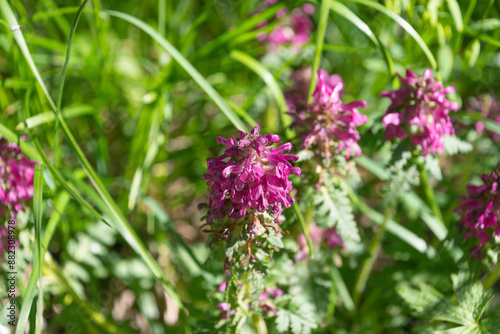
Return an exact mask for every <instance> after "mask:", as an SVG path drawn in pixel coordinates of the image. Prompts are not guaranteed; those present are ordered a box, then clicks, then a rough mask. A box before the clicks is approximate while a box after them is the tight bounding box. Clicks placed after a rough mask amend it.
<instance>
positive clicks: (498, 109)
mask: <svg viewBox="0 0 500 334" xmlns="http://www.w3.org/2000/svg"><path fill="white" fill-rule="evenodd" d="M467 109H468V110H470V111H477V112H480V113H481V116H483V117H484V118H486V119H490V120H492V121H493V122H495V123H496V124H498V125H500V105H498V104H497V101H496V100H495V98H494V97H493V96H491V95H489V94H483V95H479V96H477V97H475V98H472V99H471V101H470V102H469V104H468V105H467ZM476 131H477V132H479V133H482V132H483V131H484V122H483V121H479V122H477V123H476ZM488 133H489V135H490V136H491V139H492V140H493V141H494V142H495V143H498V142H499V141H500V135H499V134H498V133H494V132H491V131H488Z"/></svg>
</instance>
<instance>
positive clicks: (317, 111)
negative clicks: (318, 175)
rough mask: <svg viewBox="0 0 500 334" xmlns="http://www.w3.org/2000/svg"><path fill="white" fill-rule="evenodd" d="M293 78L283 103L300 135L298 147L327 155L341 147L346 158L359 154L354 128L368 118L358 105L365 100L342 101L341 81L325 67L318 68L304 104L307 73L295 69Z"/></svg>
mask: <svg viewBox="0 0 500 334" xmlns="http://www.w3.org/2000/svg"><path fill="white" fill-rule="evenodd" d="M309 73H310V70H309ZM293 78H294V79H295V82H296V88H294V89H293V90H290V91H289V92H287V96H288V98H287V103H288V107H289V109H290V112H289V114H290V115H291V116H292V117H293V119H294V122H293V124H292V126H293V127H295V128H297V129H298V131H299V134H301V135H302V136H303V137H304V139H303V142H302V147H303V148H305V149H308V148H309V147H311V146H313V145H314V146H315V148H316V149H318V150H319V151H322V152H323V153H324V154H325V156H326V157H327V158H329V157H330V155H331V152H330V150H331V149H333V150H334V151H335V153H340V152H341V151H343V150H345V152H346V157H347V158H349V157H350V156H351V155H354V156H357V155H359V154H360V153H361V148H360V147H359V145H358V143H357V142H358V140H359V139H360V136H359V134H358V132H357V130H356V127H357V126H360V125H362V124H363V123H366V122H367V121H368V119H367V117H366V116H365V115H362V114H361V113H360V112H359V110H358V108H359V107H361V108H366V102H365V101H353V102H350V103H347V104H344V103H342V100H341V98H340V94H341V92H342V89H343V88H344V83H343V82H342V79H341V78H340V76H338V75H331V76H330V75H328V72H326V71H325V70H323V69H319V70H318V83H317V85H316V90H315V91H314V94H313V101H312V102H311V103H308V102H307V87H309V84H308V82H309V80H310V79H309V78H310V74H308V73H307V72H305V70H302V71H299V72H296V73H295V74H294V77H293ZM308 79H309V80H308Z"/></svg>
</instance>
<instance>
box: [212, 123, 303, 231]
mask: <svg viewBox="0 0 500 334" xmlns="http://www.w3.org/2000/svg"><path fill="white" fill-rule="evenodd" d="M238 138H239V139H236V138H235V137H231V138H228V139H225V138H222V137H218V138H217V142H218V143H219V144H222V145H224V146H226V150H225V152H224V154H222V155H221V156H220V157H218V158H208V159H207V165H208V174H204V175H203V179H204V180H205V181H207V185H208V186H209V187H210V198H209V200H208V206H209V207H210V209H211V211H210V215H209V217H208V218H207V223H209V224H210V223H212V222H213V219H214V218H223V217H225V216H228V217H229V218H231V219H235V220H236V219H240V218H242V217H244V216H245V215H246V214H247V211H248V210H249V209H250V211H251V212H264V211H267V212H269V213H270V214H271V215H273V216H274V217H275V221H276V222H278V220H279V217H280V215H281V211H282V205H284V206H285V207H290V206H291V205H293V203H294V200H293V198H292V197H291V196H290V192H291V190H292V182H291V181H289V180H288V177H289V176H290V174H295V175H300V173H301V171H300V168H298V167H293V166H292V165H291V164H290V162H289V160H291V161H297V160H298V158H299V157H298V156H297V155H294V154H285V153H284V152H285V151H290V150H291V149H292V144H290V143H286V144H283V145H281V146H279V147H277V148H274V145H275V144H276V143H281V141H280V137H279V136H278V135H275V134H266V135H260V134H259V126H258V125H257V126H256V127H255V128H254V129H253V130H252V131H250V132H249V133H245V132H243V131H238ZM250 232H251V233H252V231H250ZM256 233H257V231H254V234H256Z"/></svg>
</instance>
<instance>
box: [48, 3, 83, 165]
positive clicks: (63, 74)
mask: <svg viewBox="0 0 500 334" xmlns="http://www.w3.org/2000/svg"><path fill="white" fill-rule="evenodd" d="M87 2H88V0H83V2H82V4H81V5H80V7H79V8H78V12H76V16H75V19H74V20H73V24H72V25H71V31H70V33H69V38H68V46H67V48H66V58H65V59H64V65H63V68H62V72H61V79H60V81H59V93H58V95H57V105H56V124H55V127H54V162H55V163H54V165H55V166H56V167H57V161H58V159H57V157H58V156H59V117H60V115H61V104H62V97H63V92H64V82H65V79H66V72H67V71H68V64H69V57H70V56H71V44H72V43H73V37H74V36H75V30H76V26H77V25H78V21H79V20H80V16H81V15H82V12H83V9H84V8H85V6H86V5H87Z"/></svg>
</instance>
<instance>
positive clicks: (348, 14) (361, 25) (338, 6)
mask: <svg viewBox="0 0 500 334" xmlns="http://www.w3.org/2000/svg"><path fill="white" fill-rule="evenodd" d="M330 3H331V10H332V11H334V12H336V13H337V14H339V15H340V16H342V17H344V18H345V19H346V20H348V21H349V22H351V23H352V24H354V25H355V26H356V27H357V28H358V29H359V30H361V32H363V33H364V34H365V35H366V37H368V39H369V40H370V41H371V42H372V43H373V44H374V45H375V46H377V47H379V48H380V51H382V54H383V55H384V58H385V62H386V64H387V68H388V70H389V74H390V75H391V77H394V63H393V61H392V58H391V55H390V53H389V50H387V48H386V47H385V45H384V44H383V43H382V42H381V41H380V39H379V38H378V37H377V36H375V34H374V33H373V31H372V30H371V29H370V27H369V26H368V25H367V24H366V23H365V22H363V20H361V19H360V18H359V17H358V16H357V15H356V14H354V13H353V12H352V11H351V10H350V9H349V8H347V7H346V6H345V5H343V4H342V3H340V2H338V1H335V0H330Z"/></svg>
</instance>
